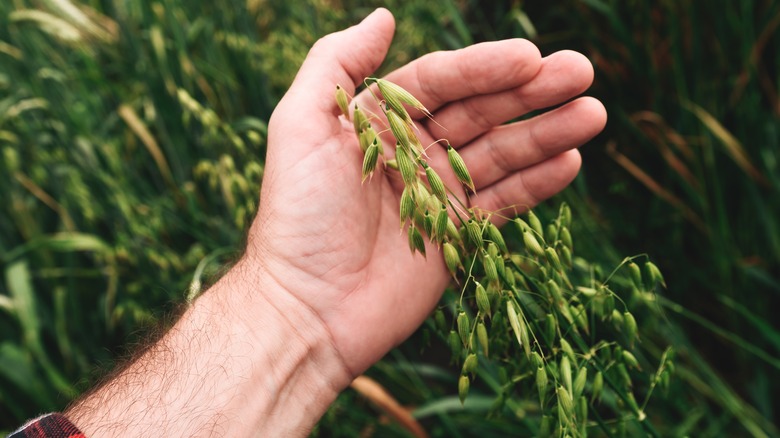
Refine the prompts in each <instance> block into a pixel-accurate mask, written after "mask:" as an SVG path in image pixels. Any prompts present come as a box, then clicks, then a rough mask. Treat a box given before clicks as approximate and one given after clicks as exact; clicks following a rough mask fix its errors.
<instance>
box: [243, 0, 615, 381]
mask: <svg viewBox="0 0 780 438" xmlns="http://www.w3.org/2000/svg"><path fill="white" fill-rule="evenodd" d="M393 30H394V22H393V18H392V16H391V14H390V13H389V12H388V11H386V10H383V9H380V10H377V11H376V12H374V13H373V14H371V15H370V16H369V17H367V18H366V19H365V20H364V21H363V22H362V23H360V24H359V25H357V26H354V27H352V28H349V29H347V30H345V31H342V32H339V33H335V34H331V35H328V36H326V37H324V38H323V39H321V40H320V41H318V42H317V44H316V45H315V46H314V47H313V48H312V49H311V51H310V53H309V55H308V57H307V59H306V61H305V62H304V64H303V66H302V67H301V70H300V71H299V73H298V75H297V77H296V78H295V81H294V83H293V85H292V86H291V88H290V90H289V92H288V93H287V94H286V95H285V96H284V98H283V99H282V101H281V102H280V103H279V106H278V107H277V108H276V110H275V111H274V114H273V116H272V118H271V121H270V123H269V138H268V155H267V159H266V173H265V177H264V180H263V186H262V193H261V202H260V208H259V212H258V215H257V218H256V220H255V222H254V223H253V225H252V228H251V231H250V235H249V244H248V248H247V254H246V258H245V259H246V260H247V261H249V263H250V264H253V265H254V266H255V268H256V270H255V271H253V272H254V274H255V275H259V276H261V277H264V278H265V281H266V283H267V282H271V283H273V284H274V285H275V286H276V287H271V288H264V289H263V291H262V292H261V293H264V294H266V297H265V298H266V300H267V301H268V302H272V303H273V302H276V301H279V302H287V300H288V299H289V298H290V297H292V298H293V302H297V303H299V304H301V305H303V306H304V307H305V308H308V309H310V310H311V312H312V314H313V315H314V316H315V317H316V319H317V322H318V323H315V324H313V325H308V326H307V327H308V328H307V329H314V330H321V331H322V333H324V334H325V335H326V337H327V338H329V339H328V341H330V342H331V343H332V345H333V347H334V348H335V350H336V352H337V353H338V354H339V355H340V357H341V358H342V360H343V366H344V367H345V368H346V372H347V373H348V374H351V375H352V376H355V375H357V374H359V373H361V372H362V371H363V370H365V369H366V368H367V367H369V366H370V365H371V364H372V363H374V362H375V361H377V360H378V359H379V358H380V357H381V356H382V355H384V354H385V353H386V352H387V351H388V350H390V349H391V348H392V347H393V346H395V345H397V344H399V343H400V342H402V341H403V340H404V339H406V338H407V337H408V336H409V335H410V334H411V333H412V332H413V331H414V330H415V329H416V328H417V327H418V326H419V325H420V324H421V323H422V321H423V320H424V319H425V317H426V316H427V315H428V314H430V312H431V311H432V309H433V308H434V306H435V305H436V303H437V301H438V300H439V299H440V297H441V293H442V291H443V289H444V288H445V287H446V285H447V283H448V281H449V274H448V272H447V270H446V268H445V266H444V263H443V261H442V258H441V255H440V253H439V252H437V250H436V249H435V248H433V247H429V248H428V251H427V253H428V258H427V259H423V258H422V257H420V256H419V255H416V256H413V255H412V253H411V252H410V251H409V247H408V244H407V240H406V238H405V236H403V235H400V230H399V211H398V204H399V197H400V193H401V190H402V188H403V186H402V184H401V183H400V178H398V177H397V174H394V173H392V172H384V173H383V172H381V171H379V172H377V173H376V174H374V176H373V178H372V179H371V180H370V181H368V180H367V181H366V182H365V183H363V184H361V163H362V159H363V158H362V152H361V151H360V149H359V147H358V145H357V141H356V136H355V133H354V130H353V128H352V124H351V123H349V122H347V121H346V120H344V119H343V118H341V117H338V114H339V110H338V106H337V105H336V102H335V100H334V98H333V90H334V87H335V85H336V84H339V85H341V86H342V87H343V88H344V89H345V90H346V91H347V92H348V93H350V94H352V92H353V91H354V89H355V87H356V86H358V85H359V84H361V83H362V80H363V78H364V77H366V76H369V75H371V74H372V73H373V72H374V70H375V69H376V68H377V67H378V66H379V65H380V63H381V62H382V60H383V58H384V56H385V54H386V52H387V50H388V47H389V45H390V42H391V39H392V34H393ZM592 78H593V70H592V67H591V65H590V63H589V62H588V60H587V59H586V58H585V57H583V56H582V55H580V54H578V53H575V52H558V53H555V54H552V55H550V56H548V57H546V58H541V56H540V54H539V51H538V49H537V48H536V47H535V46H534V45H533V44H532V43H530V42H528V41H525V40H519V39H515V40H506V41H498V42H490V43H484V44H478V45H475V46H472V47H468V48H466V49H463V50H458V51H453V52H438V53H433V54H430V55H427V56H424V57H422V58H420V59H418V60H416V61H414V62H412V63H410V64H408V65H406V66H404V67H402V68H400V69H398V70H396V71H394V72H393V73H391V74H390V75H388V76H387V79H389V80H391V81H393V82H395V83H397V84H399V85H401V86H402V87H404V88H406V89H407V90H409V91H410V92H411V93H412V94H413V95H415V96H416V97H417V98H418V99H419V100H420V101H421V102H422V103H423V104H424V105H425V106H426V107H427V108H428V109H429V110H430V111H431V112H432V113H433V115H434V118H435V120H436V122H437V123H438V124H440V125H441V127H440V126H438V125H437V124H436V123H432V122H430V121H429V120H427V119H425V118H424V116H422V114H418V116H419V117H417V119H418V120H417V122H416V123H417V125H418V127H419V128H420V135H419V137H420V140H421V141H422V143H423V144H424V145H425V144H430V143H432V142H434V141H435V140H436V139H439V138H447V139H449V141H450V143H451V144H452V145H453V146H454V147H456V148H458V150H459V151H460V153H461V155H462V157H463V159H464V160H465V162H466V164H467V166H468V168H469V169H470V171H471V174H472V177H473V179H474V183H475V185H476V189H477V193H478V194H477V195H475V196H471V198H470V203H471V205H472V206H474V205H477V206H479V207H481V208H483V209H485V210H499V209H501V208H504V207H507V206H518V211H522V210H524V209H525V208H530V207H532V206H534V205H536V204H537V203H538V202H540V201H541V200H544V199H546V198H548V197H550V196H552V195H553V194H555V193H557V192H558V191H560V190H562V189H563V188H564V187H565V186H566V185H567V184H568V183H569V182H571V180H572V179H573V178H574V177H575V176H576V174H577V172H578V170H579V167H580V155H579V153H578V152H577V150H576V149H575V148H576V147H578V146H579V145H581V144H582V143H584V142H586V141H587V140H589V139H590V138H592V137H593V136H594V135H596V134H597V133H598V132H600V131H601V130H602V129H603V127H604V124H605V122H606V113H605V110H604V108H603V106H602V105H601V103H600V102H598V101H597V100H595V99H592V98H588V97H582V98H579V99H576V100H573V101H571V102H569V103H566V104H565V105H563V106H561V107H559V108H557V109H555V110H552V111H550V112H547V113H545V114H544V115H541V116H537V117H534V118H533V119H530V120H526V121H521V122H516V123H513V124H510V125H502V123H504V122H506V121H508V120H511V119H514V118H516V117H519V116H522V115H524V114H526V113H528V112H530V111H533V110H537V109H541V108H547V107H551V106H555V105H558V104H561V103H563V102H566V101H568V100H569V99H571V98H573V97H574V96H576V95H578V94H580V93H582V92H583V91H584V90H585V89H587V88H588V86H589V85H590V83H591V81H592ZM356 99H357V101H358V102H360V104H361V106H363V107H368V108H371V107H372V105H373V107H374V108H376V103H375V102H373V100H372V98H371V96H370V95H369V94H367V93H366V92H364V93H362V94H361V95H359V96H357V97H356ZM374 112H375V113H377V114H381V112H380V111H378V110H375V111H374ZM413 116H414V114H413ZM442 127H444V128H446V129H444V128H442ZM388 146H390V145H389V144H386V146H385V147H386V149H390V148H389V147H388ZM428 154H429V155H430V159H429V160H428V162H429V164H431V166H432V167H433V168H434V169H436V170H437V172H439V174H440V175H442V178H443V179H444V181H445V184H447V185H448V186H450V187H460V185H459V184H458V183H457V182H456V180H455V178H454V176H453V175H452V174H451V172H450V171H449V167H448V165H447V160H446V152H445V151H444V150H443V149H442V148H440V147H439V146H436V145H434V146H433V147H431V148H429V149H428ZM456 194H457V195H458V196H459V197H460V198H461V199H467V197H466V196H465V193H463V192H460V193H456ZM277 294H283V295H284V297H280V296H279V295H277ZM281 298H284V299H281ZM282 311H283V310H282ZM309 323H311V321H309Z"/></svg>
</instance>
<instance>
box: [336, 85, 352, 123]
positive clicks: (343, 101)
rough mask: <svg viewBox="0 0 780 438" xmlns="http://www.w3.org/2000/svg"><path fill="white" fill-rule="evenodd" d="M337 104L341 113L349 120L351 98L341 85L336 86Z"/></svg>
mask: <svg viewBox="0 0 780 438" xmlns="http://www.w3.org/2000/svg"><path fill="white" fill-rule="evenodd" d="M336 103H337V104H338V105H339V109H340V110H341V113H342V114H344V117H346V118H347V120H349V96H347V92H346V91H344V89H343V88H341V85H336Z"/></svg>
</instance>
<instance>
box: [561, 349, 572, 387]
mask: <svg viewBox="0 0 780 438" xmlns="http://www.w3.org/2000/svg"><path fill="white" fill-rule="evenodd" d="M558 370H559V371H560V373H561V381H562V382H563V385H564V386H565V387H566V390H567V391H569V395H571V394H572V384H571V362H569V356H566V355H564V356H563V357H562V358H561V363H560V365H559V366H558Z"/></svg>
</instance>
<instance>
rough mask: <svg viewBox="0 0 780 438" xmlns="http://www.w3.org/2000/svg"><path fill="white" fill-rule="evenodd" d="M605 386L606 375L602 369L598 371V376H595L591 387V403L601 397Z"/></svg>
mask: <svg viewBox="0 0 780 438" xmlns="http://www.w3.org/2000/svg"><path fill="white" fill-rule="evenodd" d="M603 388H604V375H603V374H601V371H599V372H597V373H596V377H594V378H593V387H592V389H591V398H590V401H591V403H592V402H593V401H595V400H600V399H601V390H602V389H603Z"/></svg>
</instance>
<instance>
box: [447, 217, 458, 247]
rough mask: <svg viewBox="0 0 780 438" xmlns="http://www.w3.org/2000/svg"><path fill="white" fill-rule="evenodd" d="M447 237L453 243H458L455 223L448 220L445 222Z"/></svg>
mask: <svg viewBox="0 0 780 438" xmlns="http://www.w3.org/2000/svg"><path fill="white" fill-rule="evenodd" d="M447 237H449V238H450V240H451V241H453V242H460V241H461V237H460V232H458V227H456V226H455V222H453V221H452V219H449V220H448V221H447Z"/></svg>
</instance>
